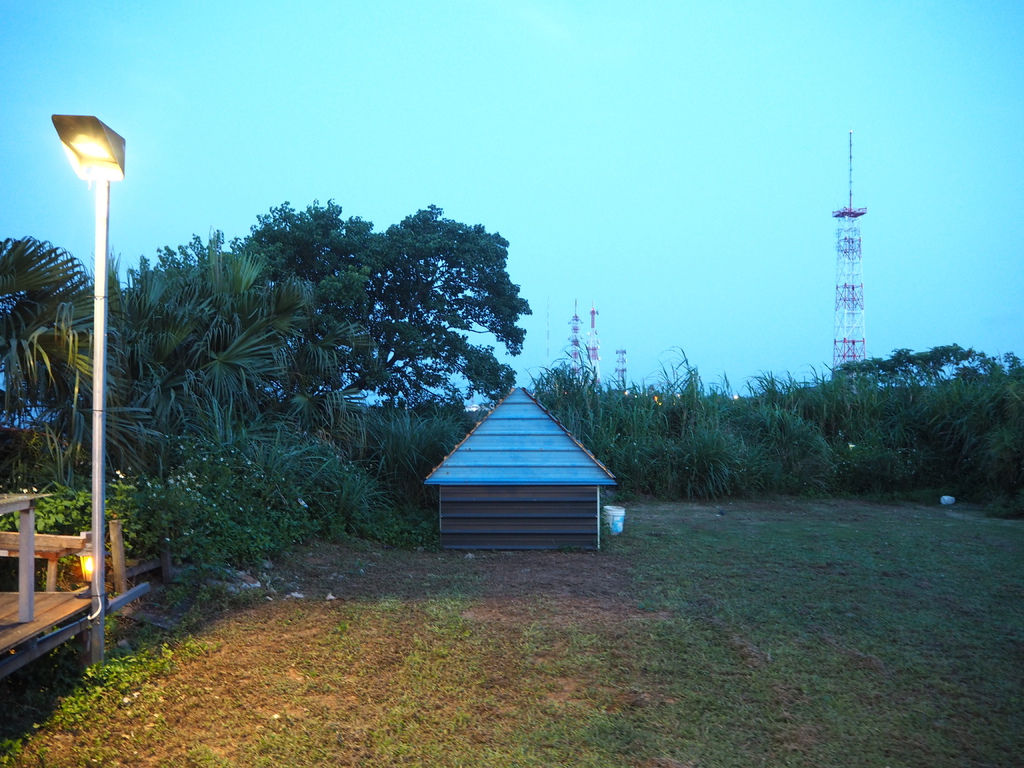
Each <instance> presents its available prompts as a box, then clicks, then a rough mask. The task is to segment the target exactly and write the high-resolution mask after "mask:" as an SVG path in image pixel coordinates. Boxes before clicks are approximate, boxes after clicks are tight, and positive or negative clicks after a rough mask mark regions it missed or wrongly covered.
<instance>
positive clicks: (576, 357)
mask: <svg viewBox="0 0 1024 768" xmlns="http://www.w3.org/2000/svg"><path fill="white" fill-rule="evenodd" d="M569 328H570V329H571V331H572V333H571V335H570V336H569V359H570V360H571V361H572V362H571V365H572V372H573V373H579V372H580V370H581V369H582V351H581V349H580V347H582V346H583V345H582V344H581V343H580V312H579V302H577V303H575V304H574V305H573V312H572V320H570V321H569Z"/></svg>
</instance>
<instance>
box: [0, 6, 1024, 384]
mask: <svg viewBox="0 0 1024 768" xmlns="http://www.w3.org/2000/svg"><path fill="white" fill-rule="evenodd" d="M0 74H2V76H0V109H2V115H3V119H2V120H0V169H2V171H0V173H2V177H0V178H2V182H3V183H2V187H0V189H2V192H0V202H2V205H0V237H23V236H33V237H37V238H40V239H46V240H49V241H51V242H53V243H54V244H56V245H59V246H62V247H64V248H67V249H68V250H70V251H71V252H73V253H74V254H76V255H77V256H79V257H80V258H82V259H83V260H84V261H86V262H87V263H90V264H91V261H92V252H93V222H92V197H91V193H90V192H89V191H88V190H87V188H86V184H85V183H84V182H82V181H80V180H78V178H77V177H75V176H74V174H73V172H72V171H71V168H70V166H69V165H68V163H67V160H66V158H65V156H64V154H63V152H62V151H61V149H60V146H59V142H58V139H57V136H56V133H55V132H54V130H53V127H52V125H51V123H50V115H51V114H53V113H65V114H91V115H96V116H98V117H99V118H100V119H101V120H103V121H104V122H106V123H107V124H108V125H110V126H111V127H112V128H113V129H114V130H116V131H118V132H119V133H121V134H122V135H123V136H124V137H125V138H126V140H127V162H126V166H127V178H126V179H125V181H123V182H119V183H116V184H114V185H113V191H112V212H111V245H112V248H113V250H114V252H115V253H116V254H118V255H119V256H120V258H121V261H122V265H131V264H133V263H135V262H136V261H137V260H138V258H139V256H141V255H148V256H153V255H154V253H155V251H156V249H157V248H158V247H160V246H163V245H178V244H181V243H185V242H187V241H188V240H189V239H190V238H191V236H192V235H193V233H196V234H199V235H201V236H202V237H203V238H204V239H205V238H206V237H207V236H208V235H209V233H210V231H211V229H220V230H223V231H224V233H225V234H226V235H227V237H228V238H229V239H230V238H232V237H236V236H243V235H245V234H247V233H248V231H249V228H250V227H251V226H252V225H253V224H254V223H255V222H256V217H257V216H258V215H260V214H263V213H266V212H267V211H268V210H269V209H270V207H271V206H274V205H279V204H281V203H282V202H284V201H290V202H291V203H292V205H294V206H295V207H296V208H300V209H301V208H304V207H305V206H306V205H308V204H310V203H311V202H312V201H313V200H319V201H321V202H322V203H324V202H326V201H327V200H329V199H333V200H335V201H336V202H337V203H339V204H340V205H342V206H343V207H344V209H345V213H346V214H347V215H353V216H360V217H362V218H364V219H368V220H370V221H372V222H374V224H375V225H376V227H377V229H384V228H386V227H387V226H388V225H390V224H393V223H396V222H398V221H400V220H401V219H402V218H404V217H405V216H407V215H409V214H411V213H414V212H415V211H416V210H418V209H421V208H425V207H426V206H428V205H431V204H435V205H438V206H440V207H442V208H443V209H444V211H445V214H446V216H448V217H449V218H453V219H456V220H458V221H462V222H465V223H467V224H483V225H484V226H485V227H486V228H487V229H488V231H491V232H494V231H497V232H500V233H501V234H502V235H503V236H504V237H505V238H507V239H508V240H509V241H510V243H511V245H510V248H509V262H508V270H509V273H510V275H511V277H512V280H513V281H514V282H515V283H517V284H519V285H520V286H521V288H522V294H523V296H525V298H527V299H528V300H529V302H530V304H531V305H532V307H533V310H534V314H533V316H532V317H527V318H525V319H524V321H523V323H524V325H525V327H526V328H527V341H526V346H525V350H524V353H523V355H522V356H521V357H519V358H517V359H515V360H514V361H513V364H514V365H515V366H516V368H517V369H518V370H519V371H520V372H521V376H520V378H521V380H522V382H523V383H526V382H527V381H528V374H529V373H530V372H535V371H537V370H538V369H539V368H540V367H542V366H544V365H546V364H548V363H550V362H553V361H555V360H557V359H559V358H563V357H564V355H565V350H566V345H567V342H568V336H569V326H568V321H569V318H570V316H571V315H572V312H573V302H574V300H578V301H579V305H580V312H581V315H582V316H584V319H585V321H589V316H587V315H586V314H585V312H586V311H587V310H589V308H590V306H591V303H594V304H596V306H597V308H598V310H599V311H600V316H599V318H598V330H599V333H600V338H601V344H602V361H601V366H602V372H603V373H604V375H605V376H606V377H608V376H610V375H611V374H612V373H613V371H614V368H615V350H616V349H618V348H620V347H625V348H626V349H627V351H628V375H629V378H630V379H633V380H636V381H639V380H641V379H643V378H645V377H646V378H651V377H656V376H657V374H658V371H659V370H660V368H661V366H662V365H664V364H671V362H672V361H673V360H674V359H676V357H677V356H678V350H683V351H685V354H686V355H687V356H688V358H689V360H690V362H691V363H692V364H694V365H696V366H697V367H698V368H699V369H700V371H701V374H702V375H703V377H704V379H705V380H706V381H709V382H717V381H719V380H720V379H721V377H722V376H723V375H727V376H728V378H729V380H730V382H731V384H732V386H733V387H734V388H735V389H740V388H741V387H742V384H743V382H744V381H745V380H746V379H747V378H748V377H750V376H754V375H757V374H759V373H761V372H767V371H771V372H775V373H785V372H790V373H792V374H793V375H795V376H796V377H798V378H803V377H805V376H807V375H808V374H809V373H810V371H811V370H812V369H815V370H818V371H819V372H820V371H825V370H826V369H827V367H828V366H829V365H830V364H831V358H832V334H833V313H834V301H835V287H834V286H835V260H836V259H835V220H834V219H833V218H832V216H831V212H832V211H833V210H834V209H837V208H840V207H842V206H843V205H845V203H846V199H847V139H848V136H849V131H850V129H853V130H854V131H855V133H854V203H855V205H857V206H866V207H867V208H868V214H867V215H866V216H865V217H863V218H862V219H861V220H860V221H861V225H862V234H863V253H864V279H865V294H866V306H867V309H866V326H867V346H868V353H869V355H873V356H885V355H887V354H888V353H889V352H891V351H892V350H893V349H894V348H897V347H909V348H911V349H915V350H924V349H928V348H930V347H933V346H936V345H940V344H949V343H954V342H955V343H959V344H961V345H962V346H965V347H966V346H973V347H975V348H977V349H980V350H983V351H985V352H988V353H990V354H996V353H1004V352H1016V353H1018V354H1022V355H1024V344H1022V343H1021V342H1022V339H1024V334H1022V328H1024V270H1022V268H1021V254H1020V249H1021V247H1022V244H1024V215H1022V211H1024V139H1022V135H1021V131H1022V127H1024V4H1022V3H1020V2H1019V0H1006V1H1001V0H979V1H978V2H942V1H941V0H937V1H935V2H923V1H920V0H918V1H916V2H912V1H904V0H885V1H884V2H872V1H871V0H867V1H866V2H860V3H852V4H851V3H848V2H843V3H839V2H822V1H819V0H816V1H814V2H811V1H807V2H787V1H785V0H780V1H779V2H743V1H740V2H728V1H724V0H718V1H713V0H706V1H700V2H687V1H685V0H671V1H670V0H652V1H647V2H645V1H643V0H634V1H633V2H628V3H627V2H603V1H601V0H586V1H584V0H552V1H551V2H544V1H542V0H435V2H430V3H424V2H412V1H411V0H408V1H403V2H397V1H395V2H387V1H386V0H380V1H379V2H365V1H364V2H348V1H347V0H337V1H335V2H327V1H326V0H320V1H318V2H313V1H311V2H303V1H302V0H296V1H295V2H290V3H282V2H280V1H277V2H262V1H260V0H245V1H244V2H243V1H241V0H233V1H231V0H229V1H218V0H203V1H202V2H195V1H192V0H180V1H178V2H170V1H168V0H146V2H138V1H135V2H121V1H118V0H111V1H110V2H105V3H72V2H58V1H56V0H33V1H32V2H24V0H0Z"/></svg>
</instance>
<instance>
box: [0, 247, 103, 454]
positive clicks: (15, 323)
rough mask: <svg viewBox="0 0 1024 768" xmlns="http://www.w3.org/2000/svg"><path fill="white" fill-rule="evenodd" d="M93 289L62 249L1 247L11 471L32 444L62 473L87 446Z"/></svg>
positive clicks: (1, 351)
mask: <svg viewBox="0 0 1024 768" xmlns="http://www.w3.org/2000/svg"><path fill="white" fill-rule="evenodd" d="M89 287H90V281H89V278H88V275H87V274H86V272H85V270H84V269H83V267H82V265H81V263H80V262H79V261H78V260H77V259H75V257H74V256H72V255H71V254H70V253H68V252H67V251H65V250H63V249H62V248H56V247H54V246H53V245H51V244H50V243H47V242H44V241H40V240H36V239H34V238H31V237H27V238H23V239H20V240H12V239H7V240H3V241H2V242H0V387H2V390H3V395H2V410H0V428H2V429H3V431H4V433H5V437H6V439H5V440H4V444H3V446H2V447H0V461H2V462H3V463H5V464H7V463H9V462H13V463H15V464H16V463H17V462H18V455H19V454H21V453H23V452H24V451H25V448H26V443H27V442H28V441H31V442H33V443H34V444H35V445H36V446H37V447H38V446H45V448H44V450H43V452H44V453H48V454H49V455H50V458H51V459H52V460H53V463H54V464H55V465H56V466H57V467H63V466H64V465H65V463H66V461H67V460H73V459H72V457H73V456H74V455H75V453H76V451H77V449H78V447H79V445H80V444H81V441H82V439H83V437H84V433H83V430H82V429H81V426H82V424H83V422H84V421H85V420H84V419H82V418H80V417H81V415H82V414H81V411H82V410H83V409H84V408H88V407H90V406H89V401H90V400H91V395H90V392H91V387H90V384H91V375H92V361H91V359H90V350H91V344H90V338H91V331H92V303H93V302H92V296H91V291H90V290H89ZM76 427H77V428H78V429H77V431H76ZM12 438H13V439H12ZM40 438H41V439H40ZM58 472H59V473H60V474H64V471H63V469H58Z"/></svg>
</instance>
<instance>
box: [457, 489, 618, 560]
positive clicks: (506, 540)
mask: <svg viewBox="0 0 1024 768" xmlns="http://www.w3.org/2000/svg"><path fill="white" fill-rule="evenodd" d="M597 498H598V497H597V486H593V485H589V486H588V485H584V486H578V485H577V486H557V485H547V486H530V485H447V486H442V487H441V546H442V547H444V548H446V549H557V548H558V547H581V548H583V549H597V546H598V538H597V537H598V509H597Z"/></svg>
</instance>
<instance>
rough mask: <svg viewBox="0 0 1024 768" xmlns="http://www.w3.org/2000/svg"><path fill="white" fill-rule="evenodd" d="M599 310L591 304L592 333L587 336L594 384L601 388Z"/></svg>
mask: <svg viewBox="0 0 1024 768" xmlns="http://www.w3.org/2000/svg"><path fill="white" fill-rule="evenodd" d="M597 314H598V313H597V310H596V309H595V308H594V304H593V302H591V304H590V333H589V334H588V335H587V357H588V359H589V360H590V368H591V370H592V371H593V372H594V383H595V384H597V385H598V386H601V354H600V350H601V342H599V341H598V340H597Z"/></svg>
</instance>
